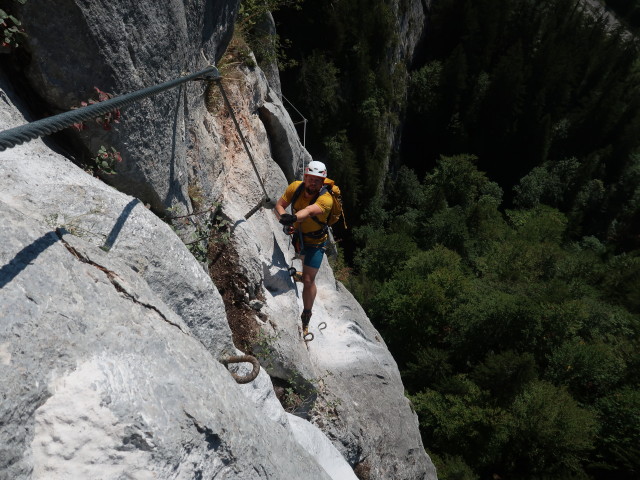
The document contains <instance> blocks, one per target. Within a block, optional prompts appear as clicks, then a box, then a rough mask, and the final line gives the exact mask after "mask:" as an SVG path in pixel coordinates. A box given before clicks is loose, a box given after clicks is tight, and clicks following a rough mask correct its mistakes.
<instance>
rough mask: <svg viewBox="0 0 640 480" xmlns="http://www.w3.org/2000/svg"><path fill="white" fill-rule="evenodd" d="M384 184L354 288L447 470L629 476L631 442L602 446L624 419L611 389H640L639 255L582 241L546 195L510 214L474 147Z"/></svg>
mask: <svg viewBox="0 0 640 480" xmlns="http://www.w3.org/2000/svg"><path fill="white" fill-rule="evenodd" d="M568 171H571V162H568V163H567V164H565V165H564V166H561V168H558V169H557V170H555V172H556V174H558V175H559V176H562V175H564V173H563V172H568ZM385 193H386V194H385V196H380V197H376V198H375V199H374V201H373V202H371V204H370V205H369V207H368V208H367V209H366V210H365V212H364V214H363V217H362V218H363V219H365V221H366V222H367V223H368V226H366V227H358V229H357V235H356V239H357V241H358V243H359V245H360V247H359V250H358V252H357V255H356V263H355V265H356V275H354V276H353V277H352V283H351V284H350V288H352V291H353V292H354V294H355V295H356V297H357V298H358V299H359V300H360V301H361V302H362V304H363V306H364V307H365V309H366V311H367V313H368V315H369V317H370V318H371V320H372V321H373V322H374V324H375V325H376V327H377V328H378V329H379V330H380V331H381V333H382V335H383V337H384V338H385V341H386V342H387V345H388V346H389V348H390V350H391V351H392V353H393V355H394V358H396V360H397V361H398V364H399V367H400V369H401V372H402V376H403V381H404V384H405V387H406V388H407V390H408V394H409V396H410V398H411V400H412V402H413V404H414V406H415V409H416V411H417V412H418V415H419V420H420V427H421V431H422V434H423V437H424V439H425V444H426V445H428V447H429V449H430V450H431V451H432V452H433V453H435V455H436V458H438V461H439V462H442V465H443V466H442V468H443V471H444V472H449V473H445V475H450V476H452V478H458V477H459V478H467V477H469V478H473V476H478V477H480V478H487V477H489V476H491V475H494V474H495V475H499V476H500V477H502V478H524V479H529V478H530V479H539V478H588V476H589V475H591V474H593V475H594V477H593V478H598V479H600V478H606V476H605V477H600V476H598V475H600V473H598V472H606V473H607V474H611V472H616V475H618V474H619V475H620V476H624V475H630V474H631V473H630V472H633V468H635V464H634V463H633V462H632V461H631V460H630V459H631V458H632V456H633V453H634V448H635V447H633V446H631V443H630V442H627V443H625V442H626V441H622V440H621V441H620V444H614V443H613V439H612V437H608V440H606V441H607V442H609V443H607V447H606V449H605V450H606V452H607V453H606V454H605V456H606V459H605V458H604V457H603V456H602V455H601V454H600V453H599V450H597V449H596V450H594V449H593V446H594V445H602V442H604V441H605V440H604V439H603V438H602V437H601V436H600V435H599V433H598V432H599V430H600V429H601V428H613V427H609V426H605V424H604V423H603V422H605V420H604V419H603V417H602V415H599V414H598V411H599V410H598V409H599V408H600V407H599V406H600V405H602V408H604V407H605V405H608V404H605V403H603V399H606V398H609V395H610V392H612V391H620V390H623V389H625V388H626V387H627V386H629V385H630V384H632V385H637V380H636V379H635V375H634V372H635V370H636V369H637V368H640V354H639V353H637V352H638V348H637V341H635V340H634V339H636V338H638V336H639V333H640V317H639V316H638V314H637V312H634V311H633V310H632V309H631V307H634V308H637V303H636V302H635V300H636V299H637V295H636V294H635V292H636V291H637V288H634V287H636V283H635V282H637V280H638V262H637V259H638V256H637V254H620V255H612V254H611V253H610V251H609V249H608V248H607V245H606V244H603V243H602V242H601V241H600V240H598V239H597V238H595V237H584V238H582V239H580V240H579V241H571V240H570V238H569V235H568V229H569V228H570V222H569V220H568V219H567V216H566V215H565V214H563V213H561V212H560V211H559V210H558V209H556V208H552V207H549V206H546V205H544V204H543V203H541V202H537V203H535V204H533V205H531V206H532V208H529V209H519V210H516V209H510V210H504V211H502V210H500V199H501V190H500V189H499V188H497V186H496V185H495V184H494V183H493V182H491V181H489V180H488V178H487V177H486V175H485V174H483V173H482V172H480V171H478V169H477V166H476V165H475V161H474V160H473V158H472V157H469V156H456V157H442V158H441V159H440V160H439V162H438V164H437V165H436V167H435V168H434V169H433V170H432V171H430V172H428V174H427V175H425V178H424V180H423V181H422V182H420V181H419V180H418V177H417V176H416V175H415V173H414V172H413V171H411V170H409V169H407V168H401V169H399V170H398V172H397V174H396V176H395V178H394V179H389V181H388V182H387V184H386V186H385ZM616 398H618V397H616ZM607 408H609V407H607ZM611 408H613V407H611ZM626 414H627V413H624V412H621V413H620V415H626ZM629 414H630V413H629ZM630 422H631V424H633V418H631V419H630ZM602 448H604V447H602ZM615 452H618V453H619V455H618V453H615ZM625 478H627V477H625ZM629 478H631V477H629Z"/></svg>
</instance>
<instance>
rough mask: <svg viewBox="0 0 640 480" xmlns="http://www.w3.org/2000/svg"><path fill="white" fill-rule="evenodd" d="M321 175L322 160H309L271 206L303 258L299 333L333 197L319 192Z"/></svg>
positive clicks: (308, 305) (305, 325) (323, 169)
mask: <svg viewBox="0 0 640 480" xmlns="http://www.w3.org/2000/svg"><path fill="white" fill-rule="evenodd" d="M325 178H327V168H326V167H325V165H324V163H322V162H317V161H312V162H310V163H309V165H308V166H307V168H305V171H304V180H303V181H302V182H301V181H299V180H298V181H295V182H293V183H292V184H290V185H289V186H288V187H287V189H286V190H285V192H284V194H283V195H282V197H280V199H279V200H278V202H277V203H276V208H275V210H276V215H277V217H278V219H279V220H280V223H281V224H282V225H284V226H285V227H287V228H286V229H285V232H286V233H289V234H290V235H293V238H294V245H295V246H296V252H298V253H299V254H300V255H301V256H302V258H303V260H302V265H303V266H302V283H303V290H302V303H303V305H304V309H303V310H302V315H301V316H300V318H301V319H302V332H303V333H302V336H303V337H304V336H306V335H307V334H308V332H309V320H311V309H312V308H313V302H314V300H315V298H316V293H317V289H316V284H315V280H316V275H317V274H318V270H319V269H320V264H321V263H322V256H323V255H324V251H325V249H324V247H325V243H326V241H327V228H326V223H327V217H328V216H329V213H330V212H331V207H332V205H333V198H332V196H331V194H330V193H329V192H324V193H322V195H320V193H321V192H320V190H321V189H322V186H323V184H324V180H325ZM301 185H302V186H301ZM292 203H293V205H291V210H292V214H288V213H286V208H287V207H288V206H289V205H290V204H292ZM314 218H315V219H314ZM296 242H297V243H298V244H297V245H296Z"/></svg>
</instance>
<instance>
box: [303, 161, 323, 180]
mask: <svg viewBox="0 0 640 480" xmlns="http://www.w3.org/2000/svg"><path fill="white" fill-rule="evenodd" d="M304 174H305V175H313V176H314V177H322V178H327V167H325V166H324V163H322V162H317V161H315V160H313V161H312V162H310V163H309V165H307V168H305V169H304Z"/></svg>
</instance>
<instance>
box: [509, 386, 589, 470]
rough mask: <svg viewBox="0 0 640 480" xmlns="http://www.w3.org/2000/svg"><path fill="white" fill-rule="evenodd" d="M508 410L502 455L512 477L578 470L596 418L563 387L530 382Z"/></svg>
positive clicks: (586, 452)
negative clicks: (507, 426) (508, 417)
mask: <svg viewBox="0 0 640 480" xmlns="http://www.w3.org/2000/svg"><path fill="white" fill-rule="evenodd" d="M510 413H511V415H512V422H511V423H510V425H509V428H508V431H509V441H508V442H507V443H506V444H505V445H504V447H503V448H504V450H503V452H502V454H503V455H504V456H505V457H506V458H505V459H504V460H503V465H505V466H508V467H507V469H508V470H510V471H509V472H508V473H510V474H511V475H512V476H513V478H558V477H561V476H568V475H569V474H576V473H579V472H581V471H582V461H583V460H585V459H586V458H587V455H588V453H589V452H590V451H591V450H592V449H593V441H594V438H595V434H596V432H597V422H596V417H595V415H594V413H593V412H592V411H590V410H587V409H584V408H581V407H580V406H579V404H578V403H577V402H576V401H575V400H574V399H573V398H572V397H571V395H570V394H569V393H568V392H567V391H566V390H565V389H563V388H559V387H556V386H554V385H552V384H550V383H547V382H543V381H537V382H531V383H530V384H529V387H528V388H527V389H526V390H525V391H524V392H523V393H522V394H521V395H519V396H518V397H517V398H516V399H515V401H514V402H513V405H512V407H511V409H510ZM505 460H507V461H505Z"/></svg>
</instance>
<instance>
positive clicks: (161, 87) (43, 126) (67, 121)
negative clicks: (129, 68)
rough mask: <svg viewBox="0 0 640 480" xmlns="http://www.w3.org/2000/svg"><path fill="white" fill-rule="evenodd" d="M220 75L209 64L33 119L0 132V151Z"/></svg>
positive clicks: (214, 78)
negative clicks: (68, 109) (150, 84)
mask: <svg viewBox="0 0 640 480" xmlns="http://www.w3.org/2000/svg"><path fill="white" fill-rule="evenodd" d="M218 78H220V74H219V72H218V69H217V68H216V67H215V66H213V65H211V66H209V67H207V68H205V69H204V70H201V71H199V72H195V73H192V74H190V75H186V76H184V77H180V78H176V79H174V80H169V81H168V82H164V83H161V84H158V85H154V86H151V87H147V88H143V89H141V90H136V91H135V92H131V93H127V94H125V95H120V96H118V97H114V98H110V99H108V100H105V101H103V102H99V103H94V104H92V105H87V106H86V107H82V108H78V109H75V110H70V111H68V112H64V113H60V114H58V115H54V116H51V117H47V118H43V119H42V120H36V121H35V122H31V123H27V124H26V125H21V126H19V127H15V128H11V129H9V130H5V131H3V132H0V152H4V151H5V150H6V149H7V148H13V147H15V146H17V145H22V144H23V143H25V142H28V141H31V140H35V139H36V138H40V137H44V136H46V135H51V134H52V133H55V132H58V131H60V130H63V129H65V128H67V127H70V126H71V125H73V124H74V123H80V122H85V121H87V120H91V119H93V118H96V117H98V116H100V115H104V114H105V113H109V112H112V111H114V110H116V109H119V108H122V107H126V106H127V105H131V104H132V103H135V102H138V101H140V100H142V99H143V98H146V97H150V96H152V95H156V94H158V93H160V92H163V91H165V90H169V89H171V88H175V87H177V86H178V85H181V84H183V83H185V82H189V81H191V80H216V79H218Z"/></svg>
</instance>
